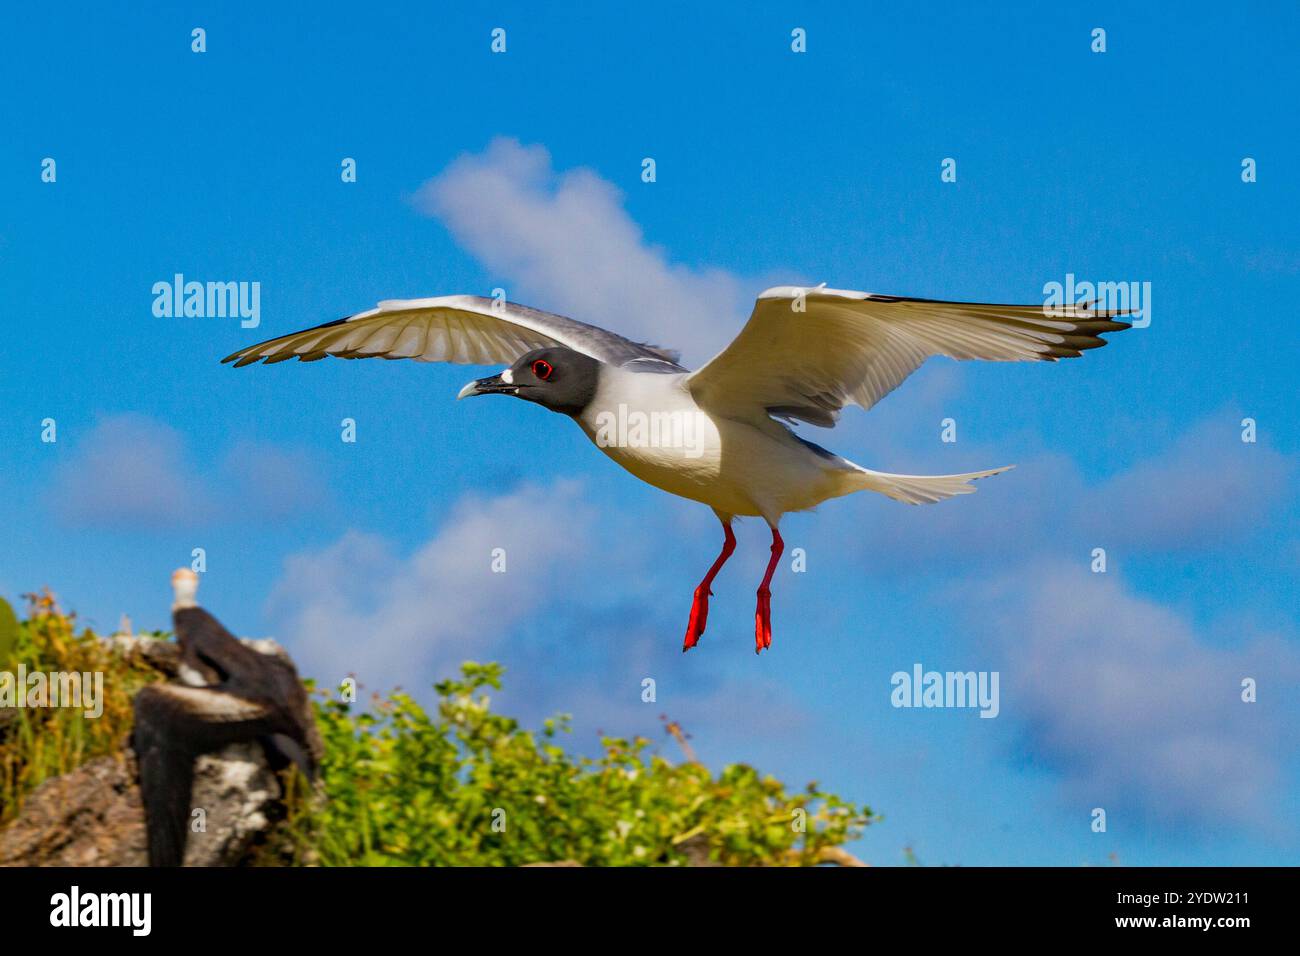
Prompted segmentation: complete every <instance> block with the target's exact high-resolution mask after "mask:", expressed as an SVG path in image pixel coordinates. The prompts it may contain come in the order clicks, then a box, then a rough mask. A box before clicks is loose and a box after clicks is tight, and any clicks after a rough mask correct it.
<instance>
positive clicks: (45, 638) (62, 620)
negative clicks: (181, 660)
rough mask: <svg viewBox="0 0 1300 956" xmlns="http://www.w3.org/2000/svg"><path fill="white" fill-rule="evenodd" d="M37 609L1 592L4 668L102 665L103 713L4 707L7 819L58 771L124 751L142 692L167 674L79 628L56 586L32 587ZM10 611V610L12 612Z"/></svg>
mask: <svg viewBox="0 0 1300 956" xmlns="http://www.w3.org/2000/svg"><path fill="white" fill-rule="evenodd" d="M27 598H28V600H29V601H30V603H31V611H30V616H29V617H28V619H27V620H26V621H21V622H19V621H17V620H16V618H15V617H14V614H13V609H12V608H11V607H10V606H9V604H8V602H6V601H3V600H2V599H0V605H3V607H0V671H7V672H9V673H15V672H16V671H17V670H18V668H19V666H20V665H21V666H23V667H24V668H25V669H26V671H27V672H28V673H34V672H38V671H39V672H42V673H49V672H51V671H59V672H64V673H69V672H76V673H96V672H99V673H102V674H103V675H104V684H103V689H104V702H103V706H104V710H103V714H102V715H101V716H100V717H98V718H96V719H94V720H87V719H86V717H85V716H84V714H83V712H82V711H81V710H76V709H72V708H67V707H33V708H11V707H5V708H0V825H3V824H5V823H7V822H8V821H9V820H10V819H12V818H13V816H14V814H16V813H17V812H18V808H19V806H20V805H21V803H22V800H23V798H24V797H25V796H26V795H27V794H29V793H31V791H32V790H34V789H35V788H36V787H37V786H39V785H40V784H41V783H42V782H43V781H45V780H47V779H49V778H50V777H57V776H60V775H61V774H65V773H67V772H68V771H70V770H73V769H75V768H76V767H79V766H80V765H81V764H83V763H85V762H86V761H88V760H93V759H94V758H96V757H102V756H105V755H106V754H114V753H119V752H120V751H121V749H122V745H123V743H124V741H125V740H126V738H127V735H128V734H130V732H131V723H132V719H133V714H132V709H131V700H132V698H133V697H134V696H135V692H136V691H137V690H139V689H140V688H141V687H143V686H144V685H145V684H147V683H150V682H151V681H156V680H158V679H159V678H160V675H159V674H158V673H157V671H154V670H153V669H152V668H150V667H148V666H147V665H145V664H144V663H143V662H139V661H131V660H127V659H124V658H123V657H122V655H120V654H117V653H115V652H114V651H113V650H112V648H111V647H110V646H109V645H108V644H107V643H106V642H104V641H101V640H99V639H98V638H97V637H96V636H95V635H94V634H93V633H92V632H91V631H89V630H82V631H81V632H80V633H78V632H77V629H76V620H75V617H74V616H73V615H71V614H63V613H61V612H60V611H59V609H58V607H57V606H56V604H55V602H54V597H53V595H51V594H50V593H49V592H48V591H46V592H44V593H42V594H29V595H27ZM6 612H7V613H6Z"/></svg>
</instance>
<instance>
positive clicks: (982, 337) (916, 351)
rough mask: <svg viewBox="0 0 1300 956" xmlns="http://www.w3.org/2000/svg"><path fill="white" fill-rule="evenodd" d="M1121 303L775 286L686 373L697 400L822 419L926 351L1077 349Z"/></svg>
mask: <svg viewBox="0 0 1300 956" xmlns="http://www.w3.org/2000/svg"><path fill="white" fill-rule="evenodd" d="M1125 314H1127V313H1125V312H1108V311H1100V310H1093V309H1090V308H1087V307H1084V306H1078V305H1072V306H1062V307H1061V308H1059V309H1048V308H1045V307H1044V306H1042V305H984V304H981V303H974V302H942V301H937V300H934V299H907V298H900V297H898V296H887V295H872V294H871V293H868V292H850V291H845V290H842V289H827V288H824V287H818V288H815V289H803V288H798V287H794V286H781V287H778V288H774V289H768V290H767V291H766V292H764V293H762V294H761V295H760V296H759V297H758V302H757V303H756V304H755V305H754V312H753V314H752V315H751V316H750V318H749V322H748V323H746V325H745V327H744V328H743V329H742V330H741V332H740V334H739V335H738V336H736V338H735V340H734V341H733V342H732V343H731V344H730V345H728V346H727V347H726V348H725V349H723V350H722V351H721V352H720V353H719V354H718V355H717V356H715V357H714V358H713V359H712V360H711V361H710V362H709V363H708V364H707V365H705V366H704V367H703V368H701V369H700V370H699V371H697V372H695V373H694V374H693V375H691V377H690V378H689V379H688V380H687V381H688V385H689V387H690V390H691V394H692V395H693V396H694V397H695V400H696V401H697V402H698V403H699V404H700V406H701V407H702V408H705V409H707V410H709V411H712V412H715V413H717V414H721V415H726V416H728V417H736V418H746V417H752V416H753V415H755V414H768V415H775V416H777V417H780V418H790V419H800V420H802V421H806V422H809V423H811V424H814V425H821V426H823V427H830V426H831V425H834V424H835V421H836V419H837V418H838V417H839V412H840V409H841V408H843V407H844V406H845V405H850V404H853V405H860V406H862V407H863V408H871V406H873V405H874V404H876V402H878V401H880V399H882V398H884V397H885V396H886V395H888V394H889V393H890V392H892V391H893V390H894V389H895V388H897V387H898V385H899V384H900V383H901V382H902V381H903V379H905V378H907V376H909V375H911V374H912V373H913V372H914V371H916V370H917V369H918V368H920V366H921V364H922V363H923V362H924V361H925V360H926V359H927V358H929V357H930V356H932V355H945V356H947V357H948V358H953V359H985V360H989V361H995V362H1023V361H1055V360H1056V359H1061V358H1076V357H1078V356H1079V355H1081V354H1083V352H1084V351H1086V350H1087V349H1095V348H1100V347H1101V346H1103V345H1105V344H1106V340H1105V339H1103V338H1101V333H1103V332H1114V331H1118V330H1120V329H1127V328H1129V324H1128V323H1127V322H1116V321H1114V319H1115V317H1117V316H1120V315H1125Z"/></svg>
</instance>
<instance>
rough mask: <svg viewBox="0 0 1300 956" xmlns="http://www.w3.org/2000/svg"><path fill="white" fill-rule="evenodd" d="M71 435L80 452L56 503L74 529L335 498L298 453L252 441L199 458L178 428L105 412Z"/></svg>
mask: <svg viewBox="0 0 1300 956" xmlns="http://www.w3.org/2000/svg"><path fill="white" fill-rule="evenodd" d="M64 434H65V435H66V434H67V432H66V431H65V432H64ZM70 441H71V443H72V451H71V456H70V458H69V460H67V461H65V462H64V463H63V464H61V465H60V466H59V467H58V468H57V469H56V471H55V473H54V476H53V478H52V481H51V486H50V490H49V492H48V495H47V499H46V500H47V504H48V505H49V507H50V509H51V510H52V511H53V513H54V514H55V516H56V517H57V518H58V519H59V520H60V521H61V522H63V523H64V524H67V525H70V526H73V527H80V528H110V529H133V530H157V529H160V528H175V527H201V526H205V525H208V524H211V523H213V522H216V521H222V522H227V523H230V522H234V523H242V522H246V521H254V522H274V521H279V520H285V519H291V518H293V517H295V516H297V515H301V514H304V513H311V512H313V511H316V510H318V509H320V508H322V507H326V506H327V505H328V502H329V495H328V492H327V490H326V487H325V485H324V483H323V481H322V480H321V479H320V477H319V474H318V472H317V470H316V469H314V468H313V467H312V464H311V462H310V461H309V459H308V458H307V456H306V455H305V454H304V453H302V452H299V451H295V450H292V449H281V448H277V447H275V446H273V445H268V444H263V443H255V442H243V443H240V444H237V445H235V446H234V447H232V448H231V449H229V450H228V451H227V452H226V453H225V454H224V455H220V456H218V455H216V453H215V452H212V451H211V450H207V451H208V453H207V454H205V455H203V456H200V457H199V458H197V459H196V458H195V456H193V455H192V454H191V453H190V451H189V449H188V448H187V447H186V443H185V440H184V438H183V436H182V435H181V434H180V432H178V431H177V430H176V429H174V428H172V427H171V426H170V425H168V424H166V423H164V422H160V421H157V420H155V419H153V418H150V417H148V416H146V415H139V414H134V413H127V414H121V415H111V416H108V417H105V418H103V419H101V420H100V421H99V422H98V423H97V424H96V425H95V426H94V427H93V428H92V429H90V431H89V432H88V433H87V434H86V435H85V437H84V438H81V439H77V438H76V437H73V438H71V439H70ZM60 444H62V442H60Z"/></svg>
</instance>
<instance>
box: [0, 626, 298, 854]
mask: <svg viewBox="0 0 1300 956" xmlns="http://www.w3.org/2000/svg"><path fill="white" fill-rule="evenodd" d="M107 640H108V641H109V642H110V643H111V644H112V646H113V648H114V650H115V651H117V652H119V653H121V654H123V655H127V656H130V655H139V656H140V657H141V658H142V659H143V660H145V661H147V662H148V663H149V664H150V666H152V667H155V668H156V669H157V670H159V671H160V672H162V673H164V674H167V675H174V674H175V672H176V669H177V665H178V663H179V655H178V653H177V648H176V645H175V644H174V643H172V642H170V641H161V640H157V639H156V638H151V637H139V636H134V635H116V636H114V637H111V638H107ZM246 643H248V644H249V645H250V646H252V647H254V648H255V649H256V650H258V651H261V652H262V653H270V654H278V655H281V656H283V657H284V658H285V659H286V660H287V659H288V655H287V654H286V653H285V652H284V650H283V649H282V648H280V646H279V645H278V644H276V643H275V642H274V641H247V642H246ZM137 780H138V777H137V771H136V764H135V756H134V754H133V753H132V751H131V748H130V747H129V746H128V745H127V742H126V741H123V746H122V749H121V751H120V752H119V753H117V754H114V755H112V756H109V757H100V758H98V759H96V760H92V761H90V762H89V763H86V764H84V765H82V766H81V767H78V768H77V769H76V770H74V771H72V772H71V773H67V774H64V775H63V776H61V777H55V778H53V779H50V780H46V781H45V782H44V783H42V784H41V785H40V786H39V787H37V788H36V789H35V790H33V791H32V792H31V793H30V794H29V795H28V796H27V798H26V799H25V800H24V801H23V805H22V809H21V811H20V812H19V814H18V816H17V817H16V818H15V819H14V820H13V821H12V822H11V823H10V824H9V825H8V826H6V827H5V828H4V829H3V830H0V866H145V865H147V854H146V837H145V819H144V807H143V804H142V802H141V798H140V788H139V786H138V784H137ZM193 806H194V807H195V809H196V810H198V811H202V812H201V813H198V814H197V815H196V816H195V818H194V820H193V821H192V823H191V832H190V834H189V838H188V840H187V842H186V847H185V865H186V866H237V865H239V864H241V863H245V862H248V861H249V860H250V859H251V857H252V855H253V853H254V851H255V850H256V849H257V848H258V847H259V846H261V845H263V844H265V843H266V842H267V840H268V838H269V837H270V836H271V834H272V831H273V829H274V825H275V822H276V821H277V820H279V819H280V818H281V817H282V816H283V807H282V805H281V786H280V781H279V779H278V778H277V776H276V774H275V773H274V772H273V771H272V770H271V768H270V767H269V766H268V764H267V761H266V757H265V755H264V754H263V752H262V748H261V746H260V745H258V744H256V743H246V744H232V745H231V746H229V747H226V748H225V749H223V750H220V751H217V752H216V753H212V754H207V755H204V756H202V757H199V758H198V760H197V761H196V762H195V766H194V795H193Z"/></svg>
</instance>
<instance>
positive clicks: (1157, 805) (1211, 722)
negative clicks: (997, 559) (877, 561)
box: [955, 563, 1300, 826]
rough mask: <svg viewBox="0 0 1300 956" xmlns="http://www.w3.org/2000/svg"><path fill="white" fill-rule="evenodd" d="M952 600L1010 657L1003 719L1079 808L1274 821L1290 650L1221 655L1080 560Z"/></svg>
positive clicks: (976, 630) (1160, 608)
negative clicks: (1249, 690) (1255, 685)
mask: <svg viewBox="0 0 1300 956" xmlns="http://www.w3.org/2000/svg"><path fill="white" fill-rule="evenodd" d="M955 594H956V596H957V597H958V598H959V601H960V603H962V604H965V605H968V607H969V609H970V610H969V625H970V627H971V628H972V631H973V634H974V637H975V640H976V642H977V643H978V644H980V645H981V646H986V647H992V648H995V649H996V653H997V654H998V656H999V657H1000V658H1001V660H1000V662H999V668H1000V669H1001V673H1002V715H1003V717H1004V718H1006V719H1010V720H1013V721H1017V722H1019V723H1020V724H1021V725H1022V726H1023V728H1024V730H1025V733H1026V737H1027V743H1026V745H1027V747H1028V750H1029V753H1030V754H1031V755H1032V756H1033V758H1034V759H1035V760H1039V761H1042V762H1043V763H1045V764H1046V765H1048V766H1050V767H1052V768H1053V769H1055V770H1056V771H1057V772H1058V773H1059V774H1060V775H1061V777H1062V780H1063V783H1064V787H1065V792H1066V796H1067V798H1068V799H1069V800H1070V801H1071V802H1072V803H1073V804H1074V805H1075V806H1076V808H1077V809H1078V812H1079V813H1080V814H1083V815H1085V816H1086V814H1087V813H1088V812H1089V811H1090V810H1091V808H1092V807H1103V808H1108V810H1109V811H1110V813H1111V815H1112V818H1113V817H1114V816H1115V810H1117V809H1118V810H1120V812H1128V813H1131V812H1133V811H1134V810H1139V811H1141V813H1142V814H1144V815H1145V818H1148V819H1150V820H1151V821H1153V822H1154V821H1159V822H1161V823H1164V824H1173V823H1182V822H1187V821H1189V820H1191V821H1197V822H1207V823H1211V824H1213V823H1218V824H1220V825H1224V826H1227V825H1230V824H1239V823H1253V824H1267V823H1276V822H1278V821H1275V820H1272V819H1270V816H1269V812H1270V806H1271V802H1272V801H1273V799H1274V798H1275V797H1276V793H1277V786H1278V781H1279V776H1280V773H1281V770H1282V767H1281V765H1280V764H1279V755H1280V754H1282V753H1285V751H1286V741H1287V735H1286V733H1285V731H1284V727H1283V723H1284V721H1285V715H1284V714H1283V712H1282V710H1281V709H1280V708H1283V707H1285V706H1286V705H1285V703H1284V701H1285V698H1286V695H1285V693H1284V689H1285V688H1287V687H1289V686H1293V685H1294V683H1295V681H1296V679H1297V677H1300V661H1297V658H1296V655H1295V653H1294V651H1292V650H1291V649H1290V648H1289V647H1287V645H1286V644H1285V643H1283V642H1282V641H1280V640H1278V639H1275V638H1260V639H1258V640H1256V641H1254V642H1253V643H1250V644H1248V645H1245V646H1242V647H1237V648H1233V649H1219V648H1215V647H1212V646H1210V645H1209V644H1208V643H1207V642H1206V641H1205V640H1204V639H1203V638H1202V637H1201V636H1199V635H1198V634H1197V633H1196V629H1195V628H1194V626H1193V625H1192V624H1191V623H1190V622H1188V621H1187V620H1186V619H1185V618H1184V617H1183V616H1182V615H1181V614H1179V613H1177V612H1175V611H1173V610H1171V609H1170V608H1168V607H1166V606H1164V605H1162V604H1159V603H1157V602H1155V601H1153V600H1150V599H1147V598H1144V597H1141V596H1139V595H1135V594H1133V593H1131V592H1129V591H1127V590H1126V589H1125V588H1124V587H1123V585H1122V583H1121V582H1120V580H1119V579H1118V577H1117V575H1115V574H1107V575H1096V574H1092V573H1090V571H1089V570H1088V568H1087V566H1086V565H1080V564H1078V563H1075V564H1073V565H1065V564H1050V565H1047V566H1042V565H1035V566H1032V567H1026V568H1024V569H1022V570H1021V571H1020V572H1019V573H1017V574H1015V575H1011V576H1008V577H1006V578H1005V579H1003V580H1000V581H997V582H994V583H981V584H975V585H966V586H962V587H959V588H957V589H955ZM1245 677H1253V678H1255V679H1256V680H1257V681H1258V682H1259V686H1260V699H1259V702H1257V703H1254V704H1249V703H1244V702H1243V701H1242V700H1241V691H1242V688H1241V681H1242V679H1243V678H1245ZM1291 718H1292V719H1293V718H1294V715H1291Z"/></svg>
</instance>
